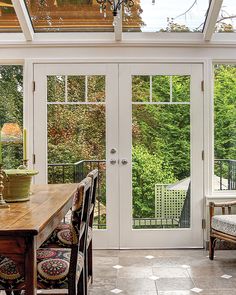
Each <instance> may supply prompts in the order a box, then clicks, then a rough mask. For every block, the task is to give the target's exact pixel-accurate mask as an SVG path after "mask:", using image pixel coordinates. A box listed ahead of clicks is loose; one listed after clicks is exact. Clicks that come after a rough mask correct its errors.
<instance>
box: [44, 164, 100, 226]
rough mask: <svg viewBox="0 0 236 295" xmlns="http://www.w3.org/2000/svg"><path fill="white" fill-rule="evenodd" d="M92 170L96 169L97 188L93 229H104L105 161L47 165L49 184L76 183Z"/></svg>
mask: <svg viewBox="0 0 236 295" xmlns="http://www.w3.org/2000/svg"><path fill="white" fill-rule="evenodd" d="M93 169H98V187H97V197H96V200H97V202H96V208H95V221H94V227H95V228H99V229H104V228H106V198H105V196H106V161H105V160H82V161H79V162H76V163H58V164H48V182H49V183H78V182H80V181H81V180H82V179H83V178H85V177H86V175H87V174H88V173H89V172H90V171H92V170H93Z"/></svg>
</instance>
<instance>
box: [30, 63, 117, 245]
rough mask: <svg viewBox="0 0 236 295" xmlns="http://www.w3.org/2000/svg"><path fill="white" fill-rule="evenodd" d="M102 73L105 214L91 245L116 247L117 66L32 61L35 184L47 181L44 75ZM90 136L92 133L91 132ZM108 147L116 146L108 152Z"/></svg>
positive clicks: (45, 84)
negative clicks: (104, 128) (104, 223)
mask: <svg viewBox="0 0 236 295" xmlns="http://www.w3.org/2000/svg"><path fill="white" fill-rule="evenodd" d="M48 75H105V76H106V185H107V187H106V213H107V221H106V223H107V228H106V229H104V230H94V247H95V248H104V249H109V248H118V247H119V234H118V233H119V211H118V210H117V208H119V196H118V189H119V188H118V175H119V173H118V169H119V167H118V165H117V164H115V165H112V164H111V163H110V160H111V158H112V159H115V160H116V162H118V157H119V154H118V111H117V110H118V65H115V64H91V63H90V64H64V63H63V64H34V80H35V92H34V140H33V141H34V144H33V149H34V154H35V155H36V162H35V164H34V168H35V169H36V170H38V171H39V174H38V175H37V176H36V177H35V183H36V184H43V183H47V179H48V178H47V76H48ZM91 136H92V134H91ZM112 148H116V149H117V153H116V154H111V153H110V150H111V149H112Z"/></svg>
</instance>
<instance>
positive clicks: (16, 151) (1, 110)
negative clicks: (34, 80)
mask: <svg viewBox="0 0 236 295" xmlns="http://www.w3.org/2000/svg"><path fill="white" fill-rule="evenodd" d="M0 94H1V95H0V129H1V128H2V126H3V124H4V123H18V124H19V126H20V127H21V130H22V126H23V67H22V66H16V65H11V66H8V65H1V66H0ZM22 154H23V152H22V145H21V144H11V145H10V144H4V145H3V155H2V157H3V163H4V168H7V169H10V168H16V167H18V166H19V165H20V164H22V159H23V155H22Z"/></svg>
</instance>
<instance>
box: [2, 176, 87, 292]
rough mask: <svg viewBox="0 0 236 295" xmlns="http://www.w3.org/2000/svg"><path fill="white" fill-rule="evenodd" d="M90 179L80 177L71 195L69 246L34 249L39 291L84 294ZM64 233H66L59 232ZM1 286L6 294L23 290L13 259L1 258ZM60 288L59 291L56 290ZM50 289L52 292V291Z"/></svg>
mask: <svg viewBox="0 0 236 295" xmlns="http://www.w3.org/2000/svg"><path fill="white" fill-rule="evenodd" d="M91 184H92V181H91V178H90V177H87V178H85V179H84V180H82V181H81V182H80V183H79V185H78V188H77V191H76V193H75V195H74V197H73V205H72V215H71V223H70V236H71V237H72V240H71V246H70V248H39V249H38V250H37V288H38V289H40V293H42V294H58V293H60V294H69V295H87V277H86V271H85V263H84V261H86V255H87V253H86V247H87V232H88V224H89V209H90V206H91V188H92V187H91ZM63 234H65V235H67V234H68V233H67V232H66V233H63V232H62V233H61V235H62V236H63ZM0 285H1V287H2V289H4V290H5V292H6V294H7V295H10V294H12V291H13V294H14V295H19V294H20V292H21V291H19V290H24V289H25V285H24V275H23V274H22V273H21V272H20V271H19V270H18V267H17V265H16V264H15V263H14V261H12V260H10V259H9V258H7V257H0ZM58 289H60V291H59V292H58V291H56V290H58ZM52 290H53V292H54V290H55V293H52Z"/></svg>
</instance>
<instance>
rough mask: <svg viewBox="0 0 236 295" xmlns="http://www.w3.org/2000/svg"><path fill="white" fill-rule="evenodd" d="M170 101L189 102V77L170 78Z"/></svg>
mask: <svg viewBox="0 0 236 295" xmlns="http://www.w3.org/2000/svg"><path fill="white" fill-rule="evenodd" d="M171 80H172V81H171V82H172V101H174V102H181V101H182V102H184V101H186V102H187V101H190V76H171Z"/></svg>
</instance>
